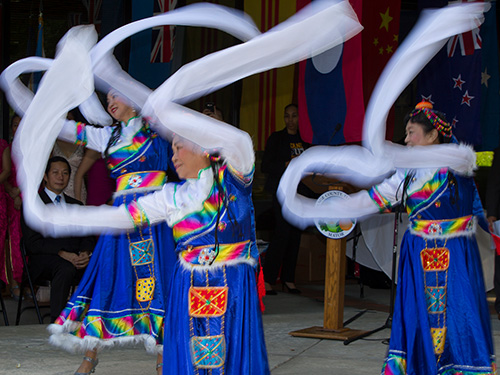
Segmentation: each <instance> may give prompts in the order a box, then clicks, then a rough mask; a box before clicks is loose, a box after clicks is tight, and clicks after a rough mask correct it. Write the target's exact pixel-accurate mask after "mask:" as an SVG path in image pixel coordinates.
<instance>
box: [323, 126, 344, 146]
mask: <svg viewBox="0 0 500 375" xmlns="http://www.w3.org/2000/svg"><path fill="white" fill-rule="evenodd" d="M340 129H342V124H341V123H338V124H337V126H335V130H334V131H333V133H332V136H331V137H330V139H329V140H328V143H327V144H326V145H327V146H330V142H331V141H332V139H333V137H335V134H337V133H338V132H339V130H340Z"/></svg>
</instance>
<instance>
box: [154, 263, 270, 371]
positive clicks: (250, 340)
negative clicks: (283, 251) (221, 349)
mask: <svg viewBox="0 0 500 375" xmlns="http://www.w3.org/2000/svg"><path fill="white" fill-rule="evenodd" d="M191 280H192V281H191ZM208 281H209V285H210V286H227V287H228V298H227V310H226V313H225V315H224V318H221V317H218V318H213V317H212V318H192V321H191V322H190V317H189V303H188V294H189V288H190V286H191V284H193V285H194V286H206V285H207V274H206V273H205V272H194V273H193V278H192V279H191V271H189V270H186V269H185V268H183V266H182V265H181V264H180V263H177V264H176V266H175V269H174V273H173V276H172V281H171V284H170V286H171V287H170V294H169V303H168V306H167V308H166V322H165V335H164V352H163V363H164V365H163V366H164V367H163V368H164V370H163V372H164V374H173V375H175V374H183V375H185V374H186V375H187V374H196V373H197V374H200V375H205V374H208V370H207V369H198V372H195V368H194V366H193V362H192V358H191V349H190V340H191V337H193V336H207V335H211V336H214V335H224V338H225V346H226V349H225V356H224V365H223V369H222V368H213V369H212V370H211V371H212V372H211V374H213V375H219V374H226V375H241V374H245V375H266V374H269V373H270V372H269V364H268V359H267V351H266V344H265V340H264V331H263V326H262V316H261V311H260V305H259V299H258V296H257V287H256V281H255V270H254V268H253V267H252V266H250V265H248V264H238V265H233V266H226V271H225V275H224V271H223V269H222V268H218V269H215V270H211V271H209V272H208ZM222 319H224V322H222ZM207 320H208V322H207ZM191 323H192V325H191ZM191 326H192V328H191Z"/></svg>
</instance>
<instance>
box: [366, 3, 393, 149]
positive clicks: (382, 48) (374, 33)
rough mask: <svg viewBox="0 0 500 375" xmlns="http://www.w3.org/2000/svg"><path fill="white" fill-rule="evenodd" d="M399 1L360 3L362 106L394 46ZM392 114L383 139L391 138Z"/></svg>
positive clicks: (368, 97)
mask: <svg viewBox="0 0 500 375" xmlns="http://www.w3.org/2000/svg"><path fill="white" fill-rule="evenodd" d="M400 11H401V1H400V0H377V1H373V0H364V1H363V19H362V21H361V23H362V25H363V26H364V27H365V29H364V30H363V32H362V50H363V97H364V101H365V106H366V104H367V103H368V100H369V99H370V96H371V94H372V91H373V88H374V87H375V84H376V83H377V80H378V78H379V76H380V74H381V73H382V70H383V69H384V67H385V65H386V64H387V62H388V61H389V59H390V58H391V56H392V54H393V53H394V52H395V51H396V48H397V47H398V37H399V14H400ZM393 128H394V115H393V111H391V113H390V114H389V118H388V121H387V134H386V136H387V138H388V139H392V132H393Z"/></svg>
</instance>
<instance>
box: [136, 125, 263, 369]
mask: <svg viewBox="0 0 500 375" xmlns="http://www.w3.org/2000/svg"><path fill="white" fill-rule="evenodd" d="M237 132H238V133H239V134H237V135H235V136H234V137H231V136H228V137H227V139H228V140H232V142H233V144H232V145H231V146H227V143H225V145H224V148H223V146H222V145H217V144H215V143H214V144H213V147H212V148H211V149H210V150H207V149H205V150H203V149H202V148H201V147H200V146H198V145H197V144H195V143H192V142H190V141H188V140H187V139H186V138H183V137H181V136H179V135H177V134H176V135H175V136H174V138H173V143H172V145H173V150H174V156H173V158H172V161H173V162H174V165H175V168H176V171H177V173H178V175H179V177H180V178H182V179H184V180H186V181H185V182H184V183H181V184H167V185H165V187H164V189H163V190H162V191H161V192H158V193H155V194H154V195H152V196H150V197H144V199H143V198H140V199H139V200H138V201H137V204H136V202H131V204H129V205H128V209H129V212H130V213H131V215H133V216H134V217H136V218H137V217H138V215H137V212H141V214H142V215H140V216H142V219H144V217H147V218H148V220H149V221H151V222H160V221H162V220H166V221H167V223H168V225H169V226H172V228H173V232H174V237H175V239H176V241H177V247H176V252H177V254H178V261H177V263H176V265H175V270H174V274H173V281H172V284H171V285H172V287H171V290H170V302H171V303H169V305H168V306H167V322H166V324H165V345H164V348H165V349H164V369H165V371H164V373H165V374H209V373H210V374H214V375H215V374H234V375H236V374H255V375H257V374H259V375H260V374H264V375H265V374H269V366H268V362H267V352H266V346H265V341H264V335H263V327H262V319H261V312H260V305H259V299H258V296H257V285H256V280H255V266H256V264H257V262H258V256H259V255H258V250H257V247H256V244H255V223H254V211H253V204H252V199H251V190H252V176H253V172H254V169H253V160H254V157H253V149H252V142H251V139H250V137H249V136H248V134H246V133H244V132H242V131H239V130H238V131H237ZM176 133H178V131H176ZM207 133H208V132H207ZM205 137H207V138H208V136H207V135H205ZM191 139H192V137H191ZM206 142H207V141H206V140H205V143H206ZM235 146H236V147H235ZM214 150H217V152H215V151H214Z"/></svg>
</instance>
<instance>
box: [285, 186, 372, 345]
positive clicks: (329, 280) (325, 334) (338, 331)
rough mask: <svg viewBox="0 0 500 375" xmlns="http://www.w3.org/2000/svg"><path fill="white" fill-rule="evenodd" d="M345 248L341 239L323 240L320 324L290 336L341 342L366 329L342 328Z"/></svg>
mask: <svg viewBox="0 0 500 375" xmlns="http://www.w3.org/2000/svg"><path fill="white" fill-rule="evenodd" d="M328 190H343V186H342V185H339V184H332V185H330V186H329V189H328ZM345 247H346V239H345V238H341V239H331V238H328V239H327V240H326V269H325V302H324V303H325V306H324V315H323V327H311V328H305V329H301V330H299V331H293V332H290V335H292V336H296V337H311V338H320V339H331V340H343V341H345V340H347V339H351V338H354V337H358V336H361V335H364V334H365V333H367V332H368V331H360V330H353V329H350V328H346V327H344V291H345V268H346V261H345Z"/></svg>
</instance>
